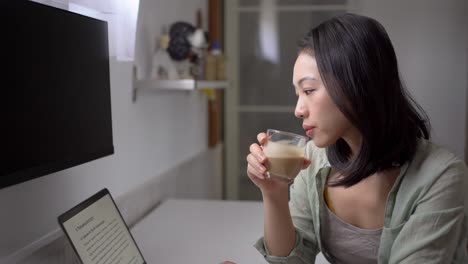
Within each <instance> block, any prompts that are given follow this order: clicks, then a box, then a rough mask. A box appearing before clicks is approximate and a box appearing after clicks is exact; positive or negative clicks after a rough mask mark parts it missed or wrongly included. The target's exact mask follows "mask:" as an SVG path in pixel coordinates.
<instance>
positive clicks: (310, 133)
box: [306, 128, 314, 137]
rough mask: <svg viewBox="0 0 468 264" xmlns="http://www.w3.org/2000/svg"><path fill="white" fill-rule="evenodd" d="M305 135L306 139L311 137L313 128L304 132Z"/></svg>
mask: <svg viewBox="0 0 468 264" xmlns="http://www.w3.org/2000/svg"><path fill="white" fill-rule="evenodd" d="M306 135H307V136H308V137H312V136H313V135H314V129H313V128H309V129H307V130H306Z"/></svg>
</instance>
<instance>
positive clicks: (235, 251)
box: [131, 199, 328, 264]
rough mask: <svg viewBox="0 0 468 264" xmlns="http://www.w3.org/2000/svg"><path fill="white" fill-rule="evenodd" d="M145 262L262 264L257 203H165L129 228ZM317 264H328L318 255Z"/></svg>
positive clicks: (259, 219) (261, 219) (259, 218)
mask: <svg viewBox="0 0 468 264" xmlns="http://www.w3.org/2000/svg"><path fill="white" fill-rule="evenodd" d="M131 232H132V234H133V237H134V238H135V240H136V242H137V244H138V246H139V248H140V250H141V252H142V254H143V256H144V258H145V259H146V261H147V263H149V264H172V263H174V264H218V263H221V262H222V261H225V260H230V261H233V262H236V263H237V264H252V263H266V261H265V260H264V258H263V256H262V255H261V254H260V253H259V252H258V251H257V250H256V249H255V248H254V247H253V244H254V243H255V242H256V241H257V239H258V238H260V237H261V236H263V208H262V203H261V202H254V201H220V200H172V199H171V200H167V201H165V202H163V204H162V205H160V206H159V207H158V208H156V209H155V210H154V211H153V212H151V213H150V214H149V215H148V216H146V217H145V218H144V219H143V220H142V221H140V222H139V223H138V224H137V225H136V226H134V227H133V228H132V230H131ZM316 263H328V262H326V261H325V260H324V258H323V256H322V255H321V254H319V256H318V257H317V261H316Z"/></svg>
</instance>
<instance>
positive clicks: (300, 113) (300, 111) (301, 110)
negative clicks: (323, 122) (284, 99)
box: [294, 99, 307, 119]
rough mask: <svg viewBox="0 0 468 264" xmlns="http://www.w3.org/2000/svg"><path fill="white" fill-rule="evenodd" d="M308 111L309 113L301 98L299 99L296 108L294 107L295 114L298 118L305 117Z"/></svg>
mask: <svg viewBox="0 0 468 264" xmlns="http://www.w3.org/2000/svg"><path fill="white" fill-rule="evenodd" d="M306 113H307V111H306V109H305V107H304V105H303V104H302V103H301V102H300V99H299V100H297V104H296V108H295V109H294V115H295V116H296V117H297V118H301V119H304V117H305V116H306Z"/></svg>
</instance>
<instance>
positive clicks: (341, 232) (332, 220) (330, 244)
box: [321, 205, 382, 264]
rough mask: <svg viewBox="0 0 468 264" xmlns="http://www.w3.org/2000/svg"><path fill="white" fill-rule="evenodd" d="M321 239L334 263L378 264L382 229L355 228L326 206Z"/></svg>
mask: <svg viewBox="0 0 468 264" xmlns="http://www.w3.org/2000/svg"><path fill="white" fill-rule="evenodd" d="M325 207H326V210H325V213H324V215H323V219H322V221H323V224H322V225H321V226H322V229H321V232H322V234H321V238H322V244H323V246H324V248H325V249H326V250H327V251H328V252H329V253H330V256H331V258H332V259H331V261H332V263H360V264H367V263H377V254H378V251H379V245H380V235H381V234H382V229H381V228H380V229H376V230H369V229H361V228H358V227H355V226H353V225H351V224H348V223H346V222H345V221H343V220H341V219H340V218H339V217H338V216H336V215H335V214H334V213H333V212H331V211H330V209H328V206H326V205H325Z"/></svg>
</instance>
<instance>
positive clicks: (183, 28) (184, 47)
mask: <svg viewBox="0 0 468 264" xmlns="http://www.w3.org/2000/svg"><path fill="white" fill-rule="evenodd" d="M193 32H195V27H194V26H193V25H192V24H190V23H187V22H183V21H179V22H175V23H174V24H172V25H171V27H170V29H169V38H170V40H169V47H168V48H167V52H168V53H169V55H170V56H171V58H172V59H173V60H175V61H183V60H186V59H188V58H189V55H190V52H191V50H192V45H191V44H190V42H189V40H188V36H189V35H192V34H193Z"/></svg>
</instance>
